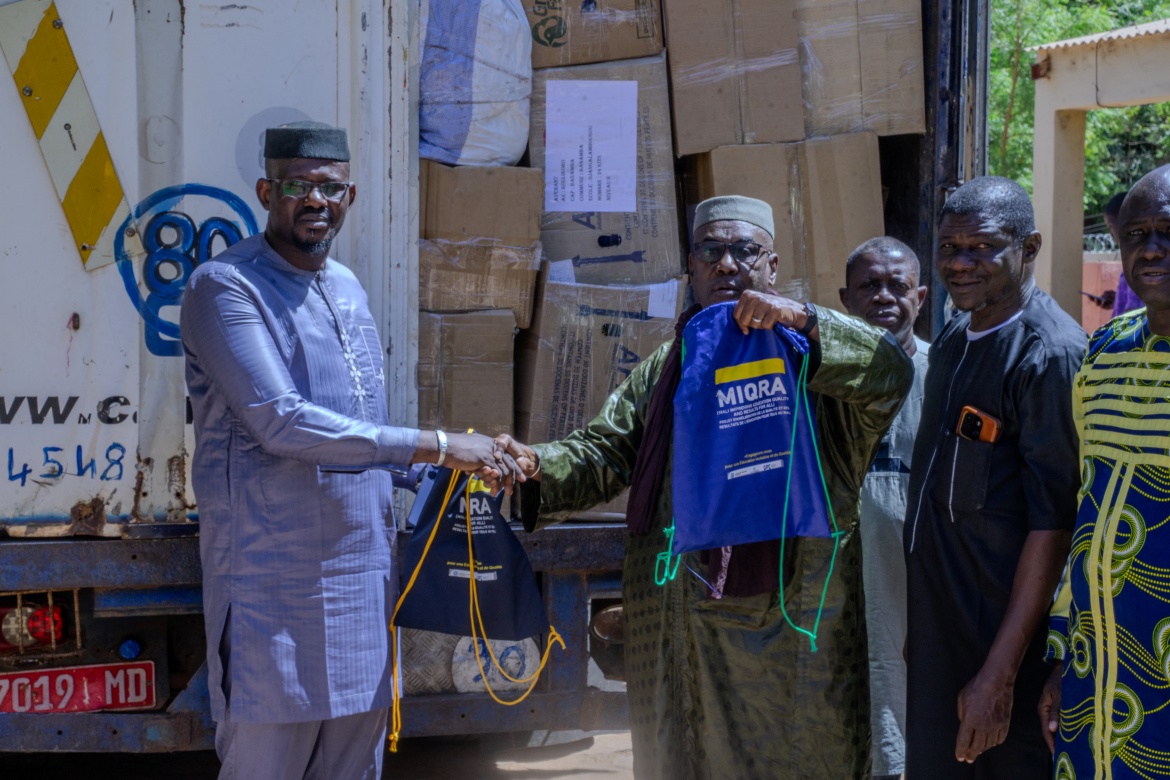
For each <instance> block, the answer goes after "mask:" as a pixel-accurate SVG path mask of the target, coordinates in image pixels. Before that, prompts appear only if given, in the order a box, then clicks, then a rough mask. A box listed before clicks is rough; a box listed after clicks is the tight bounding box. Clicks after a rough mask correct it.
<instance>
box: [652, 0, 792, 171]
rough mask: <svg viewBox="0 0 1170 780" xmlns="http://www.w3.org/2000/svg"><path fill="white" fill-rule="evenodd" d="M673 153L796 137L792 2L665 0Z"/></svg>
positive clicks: (704, 150)
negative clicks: (672, 112) (672, 122)
mask: <svg viewBox="0 0 1170 780" xmlns="http://www.w3.org/2000/svg"><path fill="white" fill-rule="evenodd" d="M663 10H664V13H665V19H666V34H667V39H668V40H669V41H670V47H669V49H668V52H669V56H670V82H671V105H672V107H673V109H674V142H675V153H676V154H678V155H680V156H681V155H686V154H696V153H699V152H707V151H710V150H711V149H714V148H715V147H717V146H725V145H730V144H754V143H773V142H777V141H799V140H800V139H801V138H804V111H803V102H802V97H801V83H800V78H801V75H800V56H799V53H798V52H797V46H798V45H799V41H798V37H797V23H796V0H665V5H664V9H663Z"/></svg>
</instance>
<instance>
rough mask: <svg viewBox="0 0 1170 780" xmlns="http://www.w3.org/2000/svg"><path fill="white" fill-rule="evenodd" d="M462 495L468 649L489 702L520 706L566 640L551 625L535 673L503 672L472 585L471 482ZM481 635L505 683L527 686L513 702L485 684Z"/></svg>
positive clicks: (473, 557)
mask: <svg viewBox="0 0 1170 780" xmlns="http://www.w3.org/2000/svg"><path fill="white" fill-rule="evenodd" d="M464 495H465V497H466V500H465V501H464V504H465V506H466V507H467V522H466V525H467V564H468V569H469V572H468V573H469V574H470V576H469V577H468V578H467V581H468V582H469V583H470V584H469V586H468V590H469V591H470V593H469V595H470V599H469V603H468V618H469V619H470V620H471V649H472V653H473V654H474V655H475V664H476V666H478V667H479V675H480V677H482V678H483V687H484V689H485V690H486V691H487V692H488V695H489V696H491V697H492V700H493V701H494V702H495V703H496V704H503V705H504V706H506V707H511V706H513V705H516V704H519V703H520V702H522V701H524V700H525V699H527V698H528V694H530V693H532V691H533V690H535V688H536V683H537V681H538V680H539V678H540V673H541V672H542V671H544V667H545V664H547V663H548V657H549V654H550V652H551V651H552V646H553V643H554V642H556V643H557V644H559V645H560V646H561V649H562V650H564V649H565V640H564V639H562V638H561V635H560V634H558V633H557V630H556V628H554V627H553V626H549V627H548V632H549V634H548V644H547V645H545V648H544V653H543V655H542V656H541V659H540V666H538V667H537V669H536V671H535V672H533V673H532V674H531V675H529V676H528V677H524V678H521V679H517V678H515V677H512V676H511V675H510V674H508V672H507V671H505V669H504V667H503V666H502V665H501V664H500V661H499V659H498V658H496V653H495V651H494V650H493V649H492V645H491V642H490V641H488V638H487V631H486V629H485V628H484V625H483V614H482V613H481V612H480V609H479V590H478V589H477V588H476V584H475V550H474V547H473V545H472V535H471V480H470V479H469V480H467V488H466V492H465V494H464ZM477 628H478V633H477V631H476V629H477ZM480 635H482V636H483V645H484V647H486V648H487V651H488V656H489V657H490V658H491V659H492V666H494V667H495V668H496V670H497V671H499V673H500V674H501V675H502V676H503V677H504V678H505V679H507V680H510V681H512V682H514V683H521V684H523V683H528V690H526V691H524V693H523V694H522V695H521V696H520V697H519V698H517V699H514V700H512V701H504V700H503V699H501V698H500V697H499V696H497V695H496V692H495V691H493V690H492V686H491V683H489V682H488V676H487V672H486V671H485V670H484V668H483V659H482V658H481V657H480V654H479V648H478V645H479V637H480Z"/></svg>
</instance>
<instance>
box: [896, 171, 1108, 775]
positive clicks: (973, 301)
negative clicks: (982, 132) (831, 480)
mask: <svg viewBox="0 0 1170 780" xmlns="http://www.w3.org/2000/svg"><path fill="white" fill-rule="evenodd" d="M1040 240H1041V239H1040V234H1039V233H1037V232H1036V230H1035V225H1034V220H1033V214H1032V203H1031V201H1030V200H1029V199H1028V195H1027V193H1026V192H1025V191H1024V190H1023V188H1022V187H1020V186H1019V185H1018V184H1016V183H1015V182H1012V181H1010V180H1008V179H1001V178H998V177H991V176H988V177H983V178H979V179H975V180H973V181H971V182H968V183H967V184H965V185H963V186H962V187H960V188H959V189H958V190H957V191H956V192H955V194H954V195H952V196H951V198H950V199H949V200H948V201H947V203H946V205H945V206H944V207H943V211H942V215H941V217H940V219H939V227H938V246H937V250H936V254H935V261H934V262H935V270H936V272H937V273H938V275H939V278H940V279H941V280H942V282H943V285H944V286H945V287H946V289H947V292H948V293H950V295H951V299H952V300H953V301H954V304H955V308H957V309H958V310H959V311H960V312H961V313H960V314H958V315H957V316H956V317H955V318H954V319H952V320H951V321H950V322H949V323H948V324H947V326H946V327H945V328H944V329H943V331H942V333H941V334H940V335H939V337H938V339H937V340H935V342H934V345H933V346H932V347H931V350H930V369H929V371H928V372H927V375H926V391H925V401H924V404H923V408H922V419H921V423H920V425H919V428H918V436H917V439H916V442H915V448H914V459H913V465H912V466H911V474H910V492H909V496H910V502H909V504H908V506H907V513H906V525H905V529H904V545H905V550H906V565H907V590H908V617H909V626H908V630H909V633H908V640H907V652H908V657H907V660H908V670H907V673H908V681H907V712H906V716H907V717H906V720H907V723H906V773H907V776H909V777H913V778H936V777H939V778H941V777H945V778H948V779H954V778H957V779H960V780H965V779H967V778H971V779H975V778H979V779H984V778H986V780H992V779H993V778H994V780H1011V778H1037V779H1039V778H1046V777H1048V776H1049V773H1050V771H1051V770H1050V764H1051V756H1050V754H1049V751H1048V747H1047V746H1046V745H1045V743H1044V740H1043V739H1042V735H1041V733H1040V731H1039V730H1038V729H1037V728H1036V725H1035V716H1034V714H1033V713H1034V712H1035V709H1036V704H1037V702H1038V700H1039V696H1040V691H1041V688H1042V687H1043V684H1044V680H1045V678H1046V677H1047V675H1048V669H1047V667H1046V665H1045V663H1044V661H1043V655H1044V641H1045V632H1044V631H1042V630H1040V629H1041V628H1042V626H1043V623H1044V618H1045V615H1046V614H1047V611H1048V608H1049V606H1050V605H1051V602H1052V594H1053V592H1054V590H1055V587H1056V583H1057V580H1058V579H1059V577H1060V571H1061V567H1062V566H1063V564H1064V560H1065V556H1066V555H1067V553H1068V548H1069V539H1070V532H1071V529H1072V524H1073V521H1074V519H1075V516H1076V499H1077V488H1078V485H1079V484H1080V477H1079V473H1080V468H1079V463H1078V455H1077V436H1076V431H1075V429H1074V427H1073V419H1072V408H1071V405H1072V380H1073V376H1074V375H1075V374H1076V371H1077V368H1078V366H1079V364H1080V360H1081V357H1082V356H1083V354H1084V351H1085V345H1086V341H1087V340H1086V337H1085V332H1084V331H1083V330H1082V329H1081V328H1080V326H1079V325H1078V324H1077V323H1076V322H1075V321H1074V320H1073V319H1072V318H1071V317H1069V316H1068V315H1067V314H1065V313H1064V312H1063V311H1062V310H1061V309H1060V307H1059V306H1058V305H1057V303H1056V302H1055V301H1054V300H1053V299H1052V298H1051V297H1049V296H1048V295H1047V294H1046V293H1044V292H1043V291H1041V290H1039V289H1038V288H1037V287H1036V285H1035V283H1034V281H1033V278H1032V276H1033V263H1034V261H1035V259H1036V253H1037V252H1038V251H1039V249H1040Z"/></svg>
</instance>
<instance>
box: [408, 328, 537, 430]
mask: <svg viewBox="0 0 1170 780" xmlns="http://www.w3.org/2000/svg"><path fill="white" fill-rule="evenodd" d="M515 332H516V320H515V319H514V318H513V316H512V312H510V311H508V310H496V311H479V312H469V313H465V314H433V313H429V312H420V313H419V317H418V340H419V345H418V399H419V404H418V406H419V408H418V417H419V426H420V427H421V428H424V429H432V428H443V429H446V430H454V431H459V430H466V429H468V428H474V429H475V430H477V431H479V432H480V433H484V434H487V435H488V436H495V435H496V434H500V433H511V432H512V413H513V410H512V377H513V373H514V370H513V356H514V351H513V350H514V342H513V338H514V335H515Z"/></svg>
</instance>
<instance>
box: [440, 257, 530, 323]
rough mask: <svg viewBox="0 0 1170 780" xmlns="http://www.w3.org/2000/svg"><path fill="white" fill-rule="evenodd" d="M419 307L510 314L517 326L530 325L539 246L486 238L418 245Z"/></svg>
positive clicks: (441, 310) (448, 310)
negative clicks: (494, 310)
mask: <svg viewBox="0 0 1170 780" xmlns="http://www.w3.org/2000/svg"><path fill="white" fill-rule="evenodd" d="M418 272H419V273H418V276H419V280H418V282H419V283H418V288H419V289H418V293H419V296H418V304H419V308H420V309H424V310H426V311H440V312H443V311H447V312H450V311H483V310H487V309H511V311H512V314H513V316H514V317H515V319H516V323H517V324H518V325H519V326H520V327H521V328H527V327H528V326H529V324H530V323H531V322H532V304H533V298H534V296H535V293H536V278H537V275H538V274H539V272H540V242H539V241H537V242H536V243H534V244H532V246H526V247H524V246H511V245H509V244H504V243H501V242H500V241H497V240H494V239H487V238H473V239H468V240H466V241H444V240H443V239H435V240H433V241H427V240H425V239H424V240H422V241H419V242H418Z"/></svg>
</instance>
